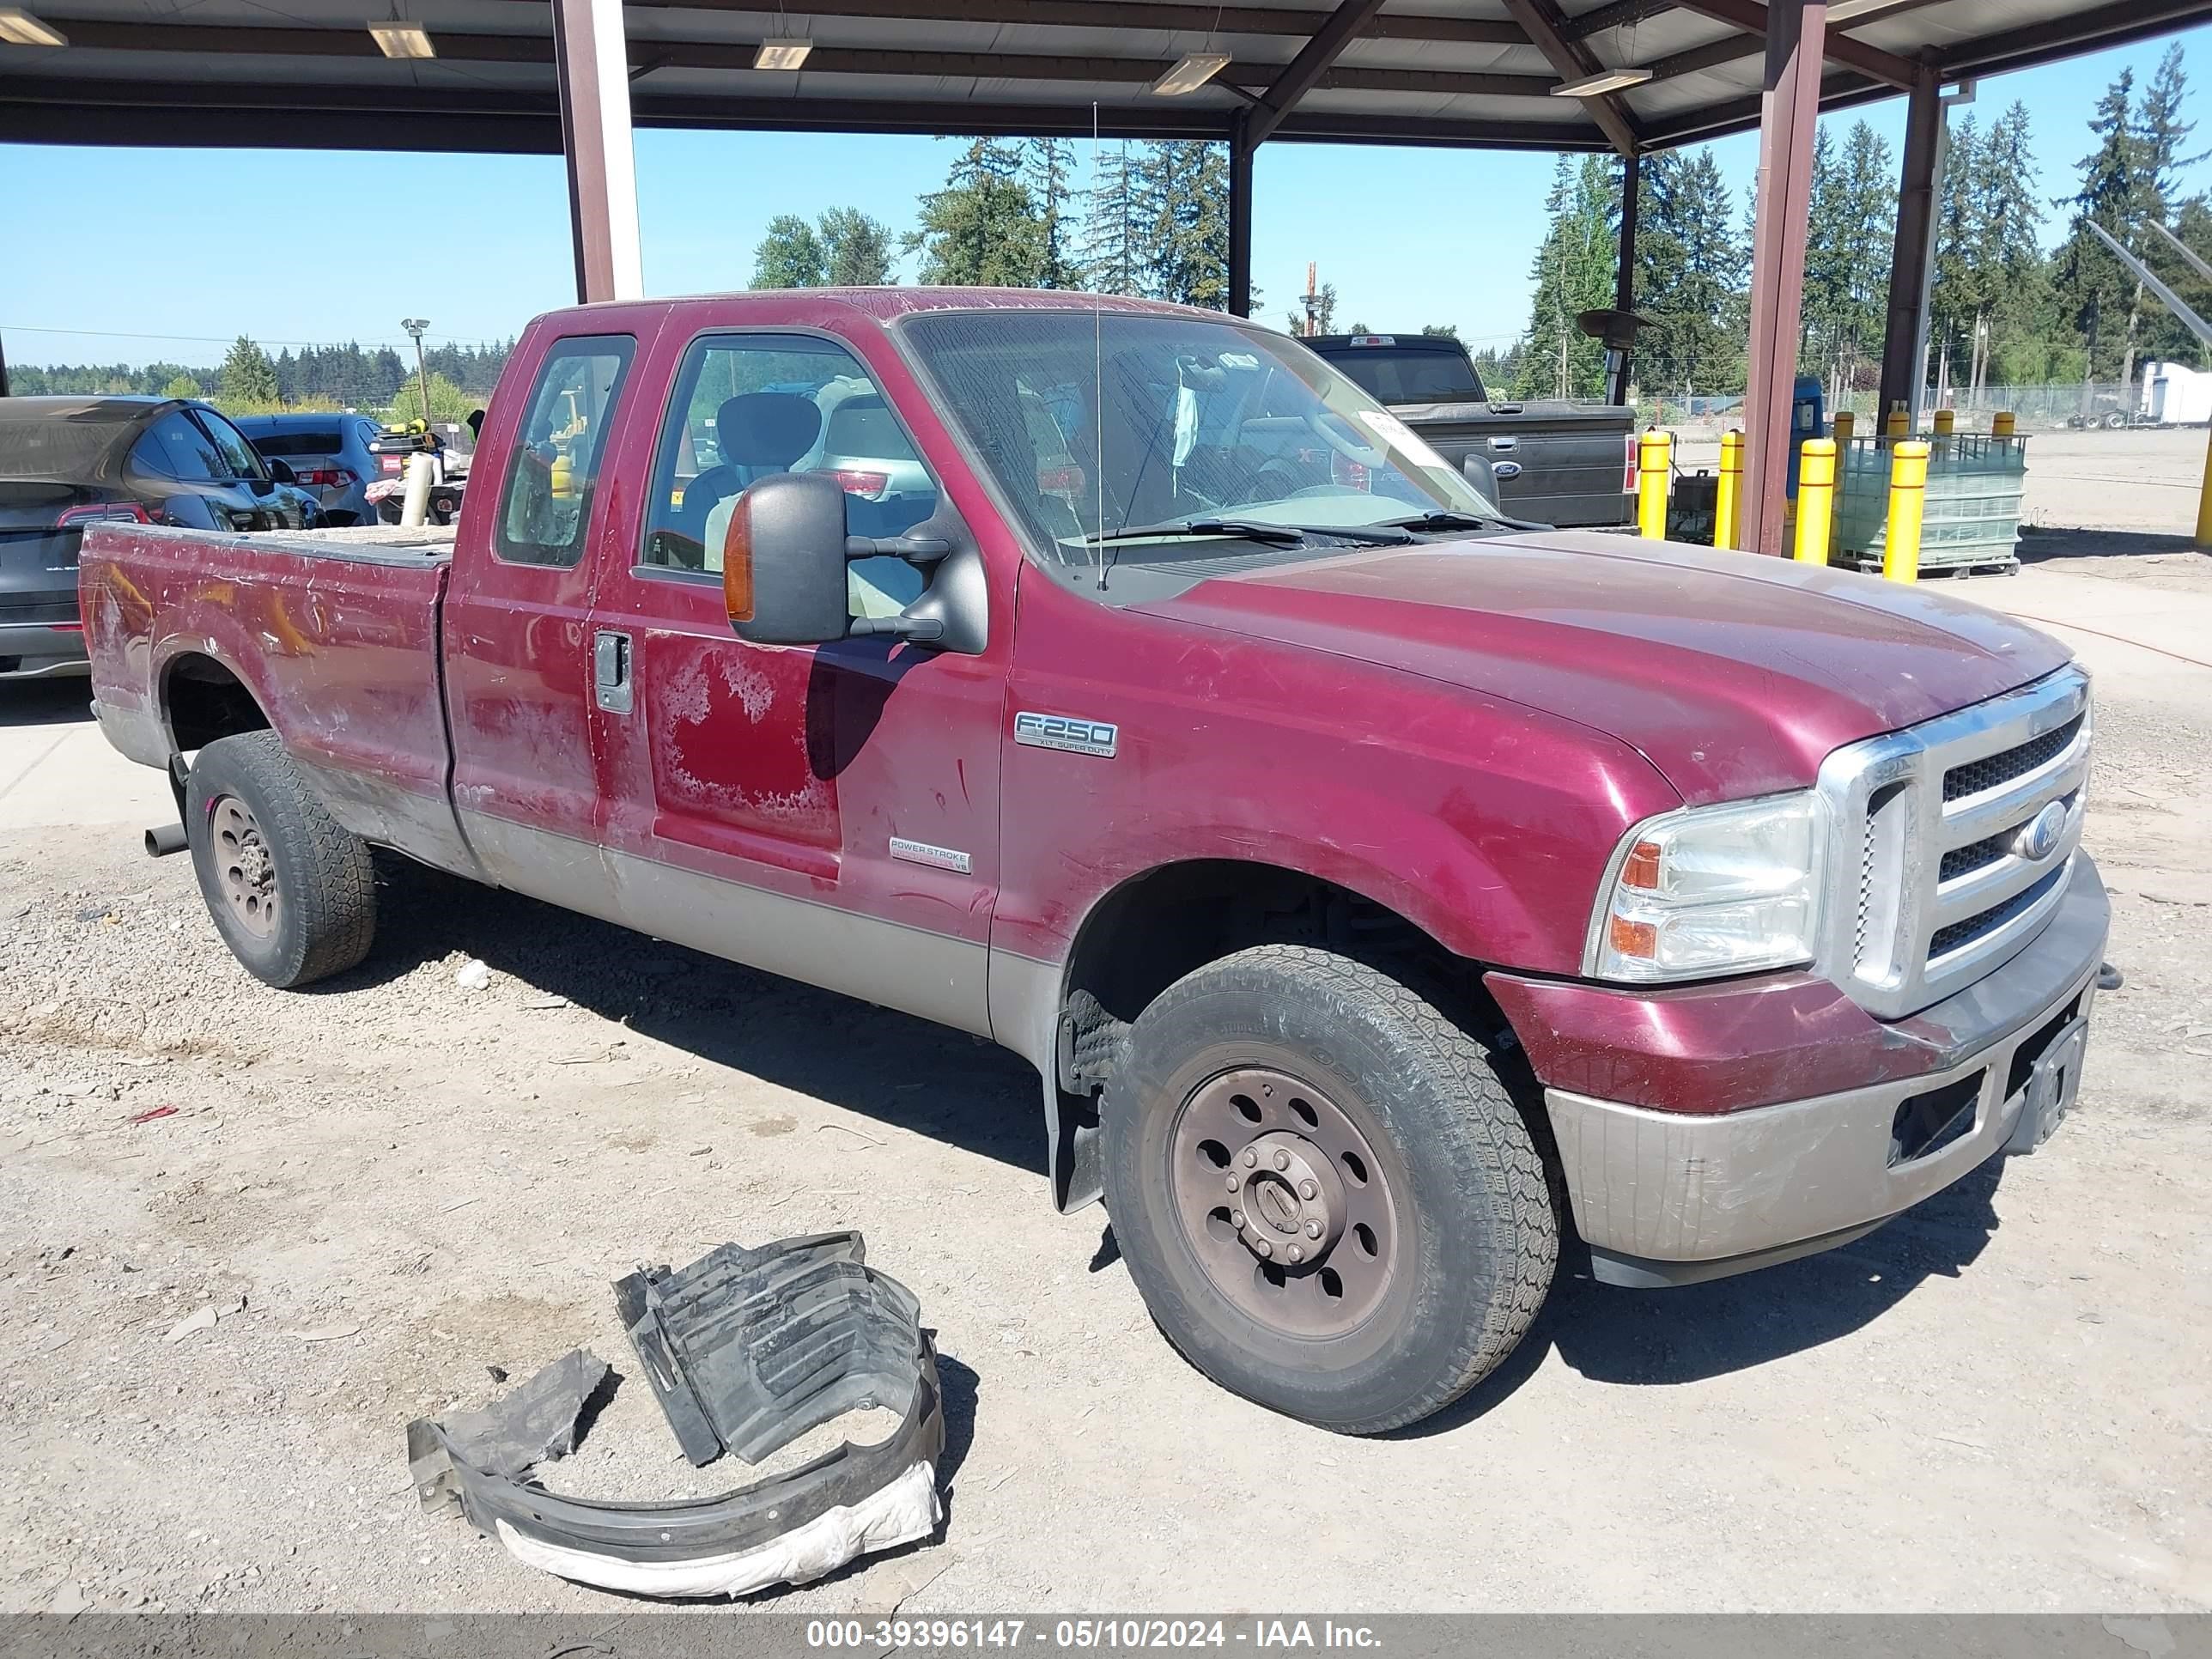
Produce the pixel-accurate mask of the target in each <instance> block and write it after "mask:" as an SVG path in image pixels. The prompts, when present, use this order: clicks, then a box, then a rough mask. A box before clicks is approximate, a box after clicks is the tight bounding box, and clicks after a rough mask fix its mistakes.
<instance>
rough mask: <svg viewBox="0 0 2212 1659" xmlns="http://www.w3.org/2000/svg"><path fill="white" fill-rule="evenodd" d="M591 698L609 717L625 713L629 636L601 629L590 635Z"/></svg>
mask: <svg viewBox="0 0 2212 1659" xmlns="http://www.w3.org/2000/svg"><path fill="white" fill-rule="evenodd" d="M633 695H634V687H633V684H632V682H631V678H630V649H629V635H627V634H617V633H616V632H615V631H613V630H612V629H605V628H603V629H599V632H598V633H596V634H594V635H592V697H593V699H594V700H595V701H596V702H598V703H599V707H600V708H604V709H605V710H606V712H607V713H608V714H629V711H630V701H631V698H632V696H633Z"/></svg>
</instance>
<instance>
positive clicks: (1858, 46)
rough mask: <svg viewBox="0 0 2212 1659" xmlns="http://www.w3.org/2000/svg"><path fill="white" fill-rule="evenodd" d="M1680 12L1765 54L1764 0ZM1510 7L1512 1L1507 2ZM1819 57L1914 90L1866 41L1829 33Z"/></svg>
mask: <svg viewBox="0 0 2212 1659" xmlns="http://www.w3.org/2000/svg"><path fill="white" fill-rule="evenodd" d="M1507 3H1508V4H1510V3H1511V0H1507ZM1677 3H1678V6H1679V9H1681V10H1683V11H1693V12H1695V13H1697V14H1698V15H1699V16H1700V17H1710V18H1711V19H1712V20H1713V21H1715V22H1717V23H1726V24H1727V25H1728V26H1729V27H1731V28H1734V29H1739V30H1741V31H1742V32H1743V33H1745V34H1747V35H1755V36H1757V37H1758V40H1757V41H1756V42H1754V41H1749V40H1747V41H1746V42H1745V43H1744V55H1745V56H1746V57H1749V56H1750V55H1751V54H1752V53H1753V52H1764V51H1765V44H1764V43H1765V40H1766V8H1765V5H1764V4H1763V3H1761V0H1677ZM1820 55H1821V56H1822V57H1824V58H1826V59H1827V60H1828V61H1829V62H1830V63H1832V64H1842V65H1843V66H1844V68H1845V69H1853V70H1857V71H1858V72H1859V73H1860V74H1862V75H1866V76H1872V77H1873V78H1874V79H1875V80H1877V81H1881V82H1887V84H1888V85H1890V86H1893V87H1895V88H1899V90H1900V91H1905V92H1909V91H1911V89H1912V81H1913V75H1914V70H1913V65H1912V62H1911V59H1910V58H1899V56H1898V55H1897V54H1896V53H1895V52H1884V51H1883V50H1882V49H1881V47H1880V46H1869V45H1868V44H1867V43H1866V42H1865V41H1863V40H1854V39H1852V37H1851V36H1850V35H1848V34H1844V33H1838V32H1836V31H1833V30H1832V31H1830V32H1829V33H1828V35H1827V37H1826V40H1824V41H1823V42H1822V44H1821V48H1820Z"/></svg>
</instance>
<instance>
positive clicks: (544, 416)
mask: <svg viewBox="0 0 2212 1659" xmlns="http://www.w3.org/2000/svg"><path fill="white" fill-rule="evenodd" d="M636 349H637V342H636V341H635V340H634V339H632V338H631V337H629V335H627V334H602V335H593V336H590V337H584V338H579V339H568V340H560V341H556V343H554V346H553V349H552V351H551V352H550V354H549V355H548V356H547V357H546V359H545V366H544V368H541V369H539V370H538V383H537V384H536V385H535V386H532V387H531V389H530V402H529V404H528V405H527V406H526V408H525V410H524V411H523V416H522V429H521V431H520V432H519V433H518V434H517V435H516V436H515V445H514V454H513V459H511V460H510V461H509V462H508V465H507V489H506V492H505V494H503V495H501V497H500V504H499V529H498V532H497V534H496V536H495V538H494V542H493V545H494V548H495V550H496V551H497V553H498V555H499V556H500V557H501V558H502V559H505V560H507V561H508V562H511V563H515V564H550V565H562V566H567V565H573V564H574V563H575V562H577V560H579V559H580V558H581V557H582V556H583V553H584V532H585V529H586V526H589V525H590V523H591V520H592V485H593V484H594V483H597V482H598V480H599V463H600V460H601V459H602V458H603V457H604V456H605V453H606V448H607V433H608V430H609V428H611V427H612V425H613V424H614V416H615V409H616V399H617V398H618V397H619V396H620V395H621V392H622V384H623V377H624V376H625V375H626V374H628V373H629V362H630V358H631V356H633V355H634V354H635V351H636Z"/></svg>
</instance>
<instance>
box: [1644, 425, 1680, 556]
mask: <svg viewBox="0 0 2212 1659" xmlns="http://www.w3.org/2000/svg"><path fill="white" fill-rule="evenodd" d="M1673 472H1674V439H1673V438H1671V437H1669V436H1668V435H1667V434H1666V433H1664V432H1647V433H1645V434H1644V436H1643V437H1642V438H1641V439H1639V440H1638V442H1637V445H1636V533H1637V534H1638V535H1639V536H1641V537H1643V538H1644V540H1646V541H1648V542H1663V541H1665V540H1666V539H1667V483H1668V478H1669V477H1670V476H1671V475H1672V474H1673Z"/></svg>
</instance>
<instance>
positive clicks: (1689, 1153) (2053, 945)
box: [1531, 854, 2111, 1285]
mask: <svg viewBox="0 0 2212 1659" xmlns="http://www.w3.org/2000/svg"><path fill="white" fill-rule="evenodd" d="M2110 921H2111V905H2110V902H2109V901H2108V900H2107V899H2106V896H2105V890H2104V886H2103V884H2102V883H2100V881H2099V880H2098V878H2097V873H2096V868H2095V866H2093V864H2091V863H2090V861H2089V860H2088V859H2087V857H2086V856H2084V855H2079V854H2077V855H2076V858H2075V868H2074V872H2073V875H2072V878H2071V879H2070V881H2069V885H2068V890H2067V896H2066V897H2065V899H2064V900H2063V902H2061V904H2060V906H2059V908H2058V909H2057V911H2056V912H2054V913H2053V915H2052V916H2051V921H2050V923H2049V925H2048V926H2047V927H2045V929H2044V931H2043V933H2041V934H2040V935H2039V936H2038V938H2037V939H2036V940H2035V942H2034V943H2033V944H2032V945H2029V946H2028V947H2027V949H2026V950H2025V951H2021V953H2020V954H2019V955H2018V956H2016V957H2013V958H2012V959H2011V960H2010V961H2009V962H2008V963H2005V964H2004V965H2003V966H2002V967H2000V968H1998V969H1996V970H1995V971H1994V972H1992V973H1990V974H1989V975H1986V976H1984V978H1983V979H1981V980H1979V981H1977V982H1976V983H1974V984H1972V985H1970V986H1968V987H1966V988H1965V989H1963V990H1961V991H1959V992H1958V993H1956V994H1954V995H1952V996H1950V997H1948V998H1946V999H1945V1000H1943V1001H1942V1002H1939V1003H1937V1004H1936V1005H1934V1006H1932V1007H1929V1008H1927V1009H1923V1010H1922V1011H1921V1012H1919V1013H1918V1014H1916V1015H1914V1016H1912V1017H1911V1018H1910V1019H1908V1020H1902V1021H1899V1022H1897V1024H1896V1025H1895V1026H1893V1027H1887V1028H1883V1029H1884V1030H1887V1031H1889V1032H1890V1033H1892V1034H1893V1037H1894V1039H1895V1043H1894V1045H1893V1047H1891V1048H1889V1049H1888V1050H1887V1051H1886V1053H1885V1055H1884V1059H1885V1061H1886V1064H1885V1065H1883V1066H1879V1067H1870V1068H1869V1072H1868V1073H1865V1074H1863V1076H1864V1078H1865V1079H1866V1080H1863V1081H1862V1082H1861V1083H1860V1084H1859V1085H1857V1086H1855V1087H1846V1088H1841V1089H1833V1088H1831V1089H1823V1090H1821V1091H1819V1092H1815V1093H1810V1094H1808V1095H1807V1096H1805V1097H1802V1098H1796V1099H1788V1100H1782V1101H1778V1102H1773V1103H1765V1104H1760V1105H1757V1106H1753V1107H1748V1108H1745V1109H1735V1110H1721V1111H1716V1110H1713V1109H1711V1108H1710V1107H1708V1108H1707V1109H1705V1111H1703V1112H1702V1113H1699V1112H1695V1111H1689V1110H1684V1109H1680V1108H1677V1109H1673V1110H1665V1109H1654V1108H1652V1107H1650V1106H1649V1105H1644V1104H1632V1103H1624V1102H1621V1101H1618V1100H1611V1099H1607V1098H1603V1097H1599V1096H1596V1095H1593V1094H1589V1093H1586V1092H1582V1091H1577V1090H1574V1089H1570V1088H1565V1087H1561V1086H1558V1084H1557V1080H1556V1079H1554V1078H1553V1077H1552V1076H1551V1075H1549V1074H1547V1073H1546V1071H1545V1068H1544V1066H1543V1065H1542V1063H1541V1060H1538V1065H1537V1071H1538V1075H1539V1076H1540V1077H1541V1078H1543V1079H1544V1081H1545V1083H1546V1085H1547V1086H1546V1088H1545V1091H1544V1099H1545V1103H1546V1105H1547V1108H1548V1109H1549V1112H1550V1116H1551V1121H1552V1127H1553V1133H1554V1135H1555V1136H1556V1137H1557V1139H1558V1142H1559V1156H1560V1161H1561V1164H1562V1166H1563V1168H1564V1170H1565V1179H1566V1186H1567V1192H1568V1196H1569V1200H1570V1202H1571V1206H1572V1208H1573V1213H1574V1219H1575V1224H1576V1226H1577V1229H1578V1231H1580V1232H1581V1234H1582V1236H1583V1239H1584V1240H1585V1241H1586V1242H1587V1243H1589V1247H1590V1251H1591V1257H1592V1263H1593V1267H1594V1268H1595V1273H1596V1276H1597V1277H1598V1278H1599V1279H1603V1280H1605V1281H1607V1282H1608V1283H1613V1284H1623V1285H1676V1284H1687V1283H1693V1282H1695V1281H1697V1280H1699V1279H1715V1278H1719V1277H1722V1276H1723V1275H1725V1274H1729V1273H1741V1272H1744V1271H1746V1270H1747V1269H1749V1268H1753V1267H1765V1266H1767V1265H1769V1264H1770V1263H1772V1262H1776V1261H1788V1260H1790V1258H1791V1257H1794V1256H1799V1255H1809V1254H1811V1253H1812V1252H1814V1251H1815V1250H1820V1249H1828V1248H1830V1247H1831V1246H1832V1245H1837V1244H1841V1243H1847V1242H1849V1241H1850V1239H1852V1238H1855V1237H1858V1236H1859V1235H1861V1234H1863V1233H1865V1232H1869V1231H1872V1230H1873V1229H1874V1228H1875V1227H1876V1226H1878V1225H1881V1223H1882V1222H1883V1221H1885V1220H1887V1219H1888V1218H1890V1217H1891V1216H1893V1215H1895V1214H1896V1213H1897V1212H1899V1211H1900V1210H1904V1209H1906V1208H1908V1207H1910V1206H1912V1205H1914V1204H1917V1203H1918V1202H1920V1201H1921V1200H1923V1199H1925V1198H1928V1197H1929V1196H1930V1195H1932V1194H1935V1193H1937V1192H1940V1191H1941V1190H1942V1188H1946V1187H1948V1186H1949V1185H1950V1184H1951V1183H1952V1182H1954V1181H1956V1180H1958V1179H1959V1178H1960V1176H1964V1175H1966V1173H1967V1172H1968V1171H1969V1170H1973V1169H1975V1168H1976V1167H1978V1165H1979V1164H1982V1163H1983V1162H1984V1160H1986V1159H1988V1158H1990V1157H1992V1156H1994V1155H1995V1154H1996V1153H1997V1152H2001V1151H2003V1150H2006V1149H2007V1147H2008V1143H2009V1144H2010V1145H2011V1146H2012V1149H2013V1150H2027V1149H2028V1144H2029V1143H2030V1142H2031V1141H2032V1139H2033V1136H2034V1134H2035V1133H2036V1132H2037V1131H2038V1129H2039V1127H2040V1126H2038V1125H2036V1124H2034V1123H2033V1122H2029V1123H2026V1124H2024V1123H2023V1121H2022V1115H2023V1112H2024V1111H2026V1110H2027V1109H2028V1106H2029V1097H2030V1095H2031V1092H2032V1091H2033V1088H2034V1087H2035V1086H2037V1085H2038V1082H2039V1074H2038V1068H2037V1066H2036V1062H2037V1061H2038V1060H2041V1059H2043V1058H2044V1056H2045V1054H2046V1053H2055V1052H2057V1050H2058V1049H2059V1048H2062V1047H2063V1046H2064V1045H2069V1044H2078V1039H2079V1033H2080V1029H2081V1028H2080V1026H2079V1025H2078V1024H2076V1022H2079V1021H2081V1020H2085V1019H2086V1018H2087V1015H2088V1012H2089V1005H2090V1002H2091V1000H2092V999H2093V996H2094V995H2095V993H2096V983H2097V975H2098V971H2099V969H2100V966H2101V965H2102V963H2103V960H2104V951H2105V942H2106V933H2107V931H2108V929H2109V926H2110ZM1746 994H1747V995H1750V996H1756V995H1757V994H1758V993H1757V992H1756V991H1755V990H1752V991H1747V993H1746ZM1542 1046H1543V1045H1541V1043H1537V1044H1532V1045H1531V1054H1532V1059H1533V1058H1536V1055H1537V1051H1538V1050H1539V1049H1540V1048H1541V1047H1542ZM1631 1046H1632V1045H1631ZM1900 1049H1901V1051H1902V1052H1904V1053H1906V1054H1912V1055H1916V1056H1917V1057H1919V1058H1920V1059H1921V1060H1923V1064H1922V1065H1921V1066H1918V1067H1916V1068H1914V1069H1912V1070H1911V1073H1909V1074H1907V1075H1896V1074H1894V1069H1893V1068H1894V1067H1895V1066H1896V1064H1897V1061H1898V1059H1899V1052H1900ZM2076 1051H2077V1052H2078V1050H2076ZM1677 1057H1678V1058H1679V1056H1677ZM1762 1057H1763V1058H1771V1056H1769V1055H1765V1054H1762ZM1703 1058H1704V1060H1705V1061H1706V1062H1707V1063H1708V1064H1713V1065H1717V1064H1718V1063H1720V1062H1719V1057H1718V1056H1717V1055H1714V1054H1707V1055H1705V1056H1704V1057H1703ZM1633 1059H1634V1056H1633V1055H1629V1056H1626V1057H1625V1058H1624V1060H1622V1063H1624V1064H1626V1065H1629V1066H1632V1065H1633ZM1808 1069H1809V1070H1811V1071H1812V1072H1813V1073H1814V1074H1816V1075H1825V1074H1826V1072H1827V1070H1828V1068H1827V1067H1826V1066H1814V1067H1810V1068H1808ZM2015 1131H2019V1132H2020V1133H2018V1134H2017V1135H2016V1134H2015Z"/></svg>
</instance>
